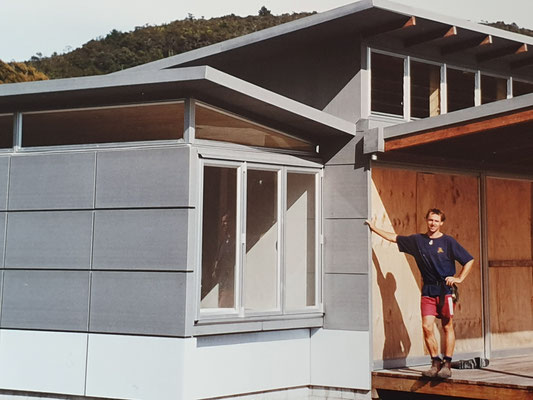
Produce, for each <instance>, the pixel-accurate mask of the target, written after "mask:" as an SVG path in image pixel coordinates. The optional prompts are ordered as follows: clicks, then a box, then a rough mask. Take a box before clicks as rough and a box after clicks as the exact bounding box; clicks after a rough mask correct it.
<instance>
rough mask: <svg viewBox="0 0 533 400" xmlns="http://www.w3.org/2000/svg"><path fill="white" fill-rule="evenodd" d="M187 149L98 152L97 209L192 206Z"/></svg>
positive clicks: (188, 150)
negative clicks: (190, 202)
mask: <svg viewBox="0 0 533 400" xmlns="http://www.w3.org/2000/svg"><path fill="white" fill-rule="evenodd" d="M189 153H190V149H189V148H188V147H179V148H170V149H136V150H115V151H105V152H99V153H98V155H97V173H96V175H97V177H96V207H97V208H120V207H182V206H188V205H189Z"/></svg>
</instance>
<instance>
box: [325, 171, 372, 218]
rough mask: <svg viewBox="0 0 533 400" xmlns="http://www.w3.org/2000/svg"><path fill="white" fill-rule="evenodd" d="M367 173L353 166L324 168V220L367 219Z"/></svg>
mask: <svg viewBox="0 0 533 400" xmlns="http://www.w3.org/2000/svg"><path fill="white" fill-rule="evenodd" d="M368 173H369V172H368V171H366V170H365V169H364V168H363V167H359V168H357V167H355V166H354V165H333V166H329V165H328V166H326V167H325V168H324V218H367V217H368V190H369V187H368Z"/></svg>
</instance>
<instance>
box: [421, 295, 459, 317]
mask: <svg viewBox="0 0 533 400" xmlns="http://www.w3.org/2000/svg"><path fill="white" fill-rule="evenodd" d="M437 304H439V298H438V297H429V296H422V299H421V300H420V309H421V310H422V316H423V317H425V316H426V315H434V316H435V317H437V318H445V319H449V318H451V317H453V310H454V308H455V304H454V302H453V299H452V296H451V295H449V294H447V295H446V297H445V298H444V306H443V307H442V311H441V313H440V314H439V313H438V310H437Z"/></svg>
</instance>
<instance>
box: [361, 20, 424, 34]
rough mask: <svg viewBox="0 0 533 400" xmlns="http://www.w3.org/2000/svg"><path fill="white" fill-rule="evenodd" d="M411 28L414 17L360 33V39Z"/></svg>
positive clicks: (413, 23) (413, 24)
mask: <svg viewBox="0 0 533 400" xmlns="http://www.w3.org/2000/svg"><path fill="white" fill-rule="evenodd" d="M413 26H416V17H414V16H412V17H406V18H402V19H399V20H397V21H394V22H390V23H386V24H382V25H380V26H379V27H377V28H374V29H368V30H366V31H363V32H361V37H362V38H363V39H366V38H369V37H372V36H378V35H382V34H384V33H388V32H393V31H397V30H399V29H408V28H411V27H413Z"/></svg>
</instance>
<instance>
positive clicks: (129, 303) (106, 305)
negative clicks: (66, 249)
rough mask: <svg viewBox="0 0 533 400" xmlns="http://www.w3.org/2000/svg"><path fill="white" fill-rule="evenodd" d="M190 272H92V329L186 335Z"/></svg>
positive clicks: (98, 330) (90, 326)
mask: <svg viewBox="0 0 533 400" xmlns="http://www.w3.org/2000/svg"><path fill="white" fill-rule="evenodd" d="M187 275H190V274H187V273H181V272H178V273H168V272H109V271H94V272H92V285H91V314H90V324H89V329H90V331H91V332H109V333H125V334H145V335H169V336H181V335H183V332H184V329H185V297H186V281H187Z"/></svg>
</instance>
